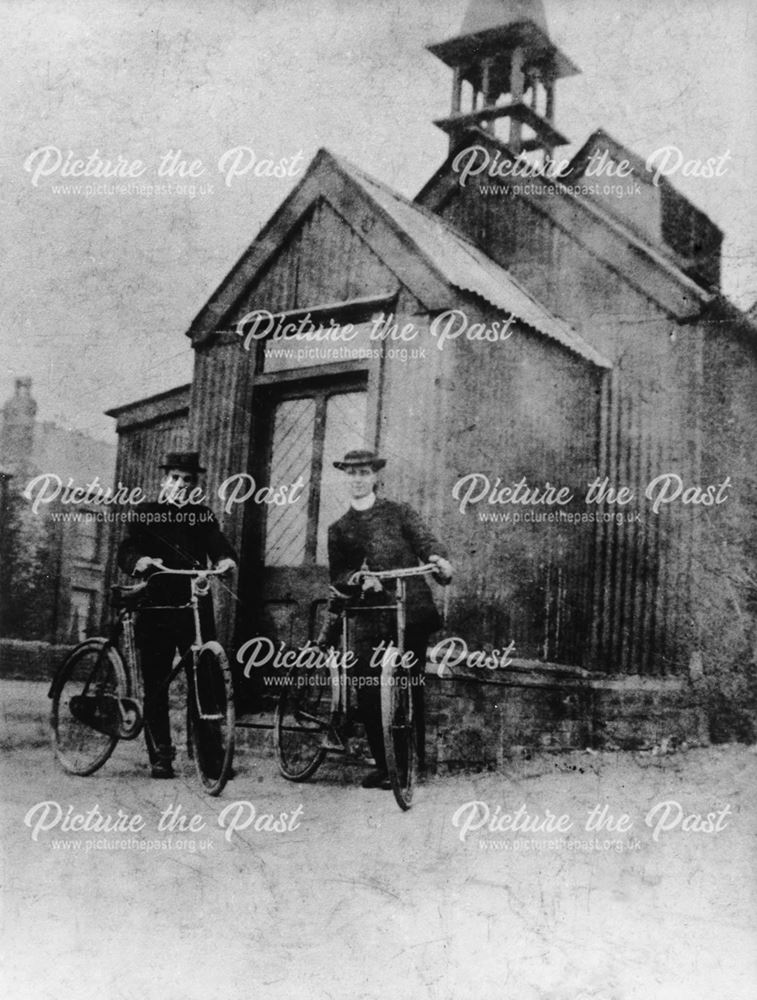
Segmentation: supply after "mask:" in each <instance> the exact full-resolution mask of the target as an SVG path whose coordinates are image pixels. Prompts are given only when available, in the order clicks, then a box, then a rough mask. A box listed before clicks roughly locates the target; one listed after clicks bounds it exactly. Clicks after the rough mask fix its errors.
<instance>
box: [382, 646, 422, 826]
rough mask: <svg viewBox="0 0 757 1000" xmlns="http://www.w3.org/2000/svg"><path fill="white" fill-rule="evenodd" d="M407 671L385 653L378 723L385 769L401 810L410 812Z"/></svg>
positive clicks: (411, 734) (411, 736)
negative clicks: (380, 728) (382, 740)
mask: <svg viewBox="0 0 757 1000" xmlns="http://www.w3.org/2000/svg"><path fill="white" fill-rule="evenodd" d="M411 680H412V676H411V674H410V671H409V670H407V669H406V668H404V667H400V666H398V665H397V656H396V650H388V651H387V652H386V653H385V654H384V659H383V662H382V664H381V722H382V726H383V730H384V753H385V754H386V769H387V771H388V772H389V780H390V781H391V783H392V791H393V792H394V797H395V799H396V800H397V805H398V806H399V807H400V809H409V808H410V806H411V804H412V801H413V785H414V783H415V769H416V760H417V748H416V735H417V733H416V722H415V718H414V713H413V697H412V688H411Z"/></svg>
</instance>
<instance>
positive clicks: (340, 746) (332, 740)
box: [321, 732, 347, 753]
mask: <svg viewBox="0 0 757 1000" xmlns="http://www.w3.org/2000/svg"><path fill="white" fill-rule="evenodd" d="M321 750H328V751H329V752H330V753H347V746H346V744H345V742H344V741H343V740H342V739H341V737H340V736H339V735H338V733H334V732H330V733H326V735H325V736H324V737H323V740H322V742H321Z"/></svg>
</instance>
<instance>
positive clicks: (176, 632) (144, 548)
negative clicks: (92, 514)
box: [117, 451, 237, 778]
mask: <svg viewBox="0 0 757 1000" xmlns="http://www.w3.org/2000/svg"><path fill="white" fill-rule="evenodd" d="M161 469H163V470H164V472H165V476H164V478H163V481H162V484H161V489H160V495H159V498H158V500H157V502H155V503H147V504H140V505H139V507H137V508H136V509H134V510H133V511H132V512H130V513H131V517H130V519H129V528H128V533H127V535H126V537H125V538H124V540H123V541H122V542H121V545H120V546H119V549H118V557H117V558H118V565H119V566H120V568H121V569H122V570H123V571H124V572H125V573H129V574H131V575H132V576H139V575H143V574H145V575H146V574H149V573H150V572H151V571H152V572H155V571H156V570H159V569H207V568H208V566H209V565H211V566H214V567H215V568H216V569H219V570H222V571H226V572H228V571H230V570H232V569H234V567H235V565H236V562H237V557H236V553H235V552H234V550H233V548H232V547H231V545H230V544H229V542H228V541H227V540H226V538H225V537H224V535H223V534H222V532H221V529H220V528H219V526H218V521H217V520H216V519H215V516H214V515H213V512H212V511H211V510H210V509H209V508H208V507H206V506H204V504H202V503H196V502H194V499H195V498H196V496H197V494H199V492H200V491H199V490H197V481H198V478H199V476H200V474H201V473H203V472H205V469H203V468H202V467H201V465H200V459H199V455H198V454H197V452H196V451H171V452H168V454H167V455H166V457H165V461H164V462H163V464H162V465H161ZM192 491H195V498H193V496H192ZM190 594H191V590H190V578H189V577H178V576H175V577H171V576H166V577H157V578H156V579H155V580H154V581H153V582H152V583H151V584H150V588H149V590H148V597H147V600H146V602H145V603H144V604H143V605H141V607H140V612H139V614H138V617H137V624H136V629H135V634H136V641H137V645H138V647H139V651H140V656H141V661H142V674H143V678H144V685H145V740H146V742H147V752H148V754H149V757H150V764H151V767H152V776H153V778H172V777H173V767H172V761H173V756H174V750H173V746H172V744H171V728H170V722H169V715H168V689H167V687H166V684H165V681H166V679H167V677H168V675H169V673H170V672H171V667H172V664H173V659H174V655H175V653H176V650H177V649H178V650H179V653H180V654H183V653H185V652H186V650H187V649H189V647H190V646H191V645H192V642H193V641H194V622H193V619H192V611H191V609H190V608H181V609H180V610H173V607H176V606H178V605H182V604H187V602H188V601H189V599H190ZM165 605H171V606H173V607H171V608H169V609H167V610H166V609H165V608H164V606H165ZM154 607H157V608H158V609H157V610H152V608H154ZM200 621H201V625H202V635H203V638H204V639H205V640H208V639H213V638H214V637H215V622H214V618H213V603H212V600H211V597H210V595H207V596H206V597H203V598H201V599H200Z"/></svg>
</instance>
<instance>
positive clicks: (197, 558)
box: [117, 503, 237, 604]
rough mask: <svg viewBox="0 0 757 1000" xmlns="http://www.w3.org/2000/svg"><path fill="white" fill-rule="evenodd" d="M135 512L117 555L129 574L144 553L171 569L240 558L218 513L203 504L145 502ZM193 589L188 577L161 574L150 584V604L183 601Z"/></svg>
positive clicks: (132, 510)
mask: <svg viewBox="0 0 757 1000" xmlns="http://www.w3.org/2000/svg"><path fill="white" fill-rule="evenodd" d="M131 513H132V518H131V520H130V521H129V527H128V532H127V535H126V537H125V538H124V540H123V541H122V542H121V544H120V546H119V548H118V557H117V559H118V565H119V567H120V568H121V569H122V570H123V571H124V572H125V573H129V574H132V573H133V572H134V567H135V565H136V563H137V561H138V560H139V559H141V558H142V557H143V556H150V557H151V558H152V559H161V560H162V561H163V562H164V564H165V565H166V566H167V567H168V568H170V569H207V568H208V566H209V565H212V564H214V563H217V562H219V561H220V560H221V559H225V558H230V559H233V560H234V561H235V562H236V561H237V555H236V553H235V551H234V549H233V548H232V547H231V545H230V543H229V542H228V541H227V539H226V538H225V536H224V535H223V533H222V532H221V529H220V528H219V526H218V521H217V520H216V518H215V515H214V514H213V512H212V511H211V510H210V508H208V507H205V506H203V505H202V504H187V505H186V506H184V507H178V506H177V505H176V504H172V503H145V504H139V506H137V507H133V508H131ZM189 592H190V591H189V580H188V578H184V579H182V578H181V577H175V578H173V579H172V578H171V577H157V578H156V579H155V581H154V583H153V584H151V586H150V591H149V594H150V603H153V604H172V603H183V602H185V601H186V600H188V599H189Z"/></svg>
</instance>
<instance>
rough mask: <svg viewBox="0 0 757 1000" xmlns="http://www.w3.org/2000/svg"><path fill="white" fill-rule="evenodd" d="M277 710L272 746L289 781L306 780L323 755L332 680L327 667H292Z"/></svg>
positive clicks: (327, 728)
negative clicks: (273, 745)
mask: <svg viewBox="0 0 757 1000" xmlns="http://www.w3.org/2000/svg"><path fill="white" fill-rule="evenodd" d="M283 681H284V686H283V691H282V692H281V697H280V698H279V703H278V705H277V707H276V717H275V719H274V728H273V732H274V737H273V738H274V743H275V746H276V754H277V756H278V758H279V770H280V771H281V773H282V774H283V775H284V777H285V778H286V779H287V780H288V781H307V779H308V778H310V777H311V776H312V775H313V774H315V772H316V771H317V770H318V768H319V767H320V765H321V763H322V761H323V759H324V757H325V756H326V748H325V747H324V741H325V740H326V737H327V734H328V731H329V723H330V721H331V704H332V698H331V693H332V678H331V675H330V673H329V670H328V668H326V667H313V668H306V667H292V669H291V670H290V671H289V672H288V673H287V674H286V675H285V676H284V678H283Z"/></svg>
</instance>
